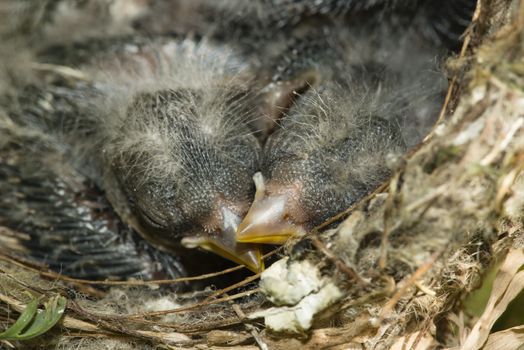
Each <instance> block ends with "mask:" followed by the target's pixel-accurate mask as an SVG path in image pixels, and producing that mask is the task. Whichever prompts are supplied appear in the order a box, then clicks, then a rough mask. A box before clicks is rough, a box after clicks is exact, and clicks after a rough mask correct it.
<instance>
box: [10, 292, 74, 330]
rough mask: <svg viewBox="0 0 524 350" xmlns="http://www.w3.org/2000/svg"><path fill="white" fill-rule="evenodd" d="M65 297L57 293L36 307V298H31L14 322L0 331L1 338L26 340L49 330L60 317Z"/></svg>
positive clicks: (65, 301)
mask: <svg viewBox="0 0 524 350" xmlns="http://www.w3.org/2000/svg"><path fill="white" fill-rule="evenodd" d="M66 304H67V299H66V298H64V297H62V296H60V295H57V296H55V297H53V298H51V299H49V300H48V301H47V302H45V303H44V310H39V309H38V299H34V300H32V301H31V302H30V303H29V304H27V306H26V308H25V309H24V311H23V312H22V314H21V315H20V317H18V319H17V320H16V322H15V324H13V325H12V326H11V327H9V328H8V329H7V330H5V331H4V332H3V333H0V339H1V340H28V339H32V338H35V337H38V336H40V335H42V334H44V333H45V332H47V331H48V330H50V329H51V328H52V327H53V326H54V325H55V324H56V323H57V322H58V321H59V320H60V318H61V317H62V315H63V314H64V310H65V307H66Z"/></svg>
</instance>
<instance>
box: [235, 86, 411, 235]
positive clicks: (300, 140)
mask: <svg viewBox="0 0 524 350" xmlns="http://www.w3.org/2000/svg"><path fill="white" fill-rule="evenodd" d="M354 94H355V92H354V91H353V92H348V89H343V87H342V86H340V85H337V84H332V85H327V86H326V87H325V88H324V89H318V90H313V89H312V90H310V91H308V92H306V93H305V94H304V95H303V96H300V97H299V98H298V100H297V102H296V103H295V105H294V106H292V108H291V109H290V112H289V113H288V114H287V115H286V116H285V117H284V118H283V120H282V121H281V127H280V128H279V129H278V130H277V131H275V132H274V133H273V134H272V135H271V136H270V138H269V139H268V142H267V143H266V145H265V148H264V152H263V153H264V155H263V161H262V163H263V166H262V172H261V173H259V174H257V175H255V178H254V179H255V184H256V195H255V199H254V201H253V203H252V205H251V208H250V209H249V211H248V213H247V214H246V216H245V218H244V220H243V221H242V222H241V223H240V225H239V228H238V231H237V240H238V241H239V242H242V243H268V244H282V243H284V242H286V240H287V239H288V238H290V237H293V236H302V235H304V234H305V233H306V232H308V231H310V230H311V229H312V228H313V227H315V226H316V225H318V224H320V223H322V222H324V221H325V220H327V219H328V218H330V217H332V216H334V215H336V214H337V213H339V212H341V211H343V210H344V209H346V208H348V207H349V206H350V205H351V204H353V203H354V202H356V201H357V200H358V199H360V198H361V197H362V196H364V195H365V194H366V193H368V192H370V191H371V190H373V188H375V187H376V186H378V185H379V184H380V183H381V182H383V181H384V180H385V179H386V178H387V177H388V176H389V174H390V169H389V168H388V167H387V166H386V157H387V156H388V154H390V153H400V152H402V151H403V150H404V147H405V146H404V142H403V139H402V136H401V133H400V130H399V127H398V125H397V124H396V123H395V122H392V121H389V120H387V119H385V118H383V117H381V116H380V115H376V114H374V113H372V112H373V110H370V109H369V108H370V106H372V104H370V103H369V101H368V100H367V98H368V97H367V94H368V92H367V91H365V92H362V94H359V95H358V96H357V95H354Z"/></svg>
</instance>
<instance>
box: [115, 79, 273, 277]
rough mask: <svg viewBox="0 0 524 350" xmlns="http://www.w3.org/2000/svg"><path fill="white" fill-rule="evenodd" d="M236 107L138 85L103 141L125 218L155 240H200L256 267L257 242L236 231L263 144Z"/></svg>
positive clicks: (168, 243)
mask: <svg viewBox="0 0 524 350" xmlns="http://www.w3.org/2000/svg"><path fill="white" fill-rule="evenodd" d="M221 97H224V96H221ZM231 101H233V100H231ZM237 113H240V111H239V110H238V108H237V106H236V105H235V102H230V103H229V104H228V102H227V99H226V102H224V99H221V102H217V101H215V100H210V97H209V96H206V95H205V94H203V93H201V92H199V91H195V90H190V89H179V90H165V91H157V92H152V93H142V94H140V95H138V96H136V97H135V98H134V101H133V104H132V105H131V107H130V108H129V109H128V111H127V114H126V119H125V122H124V123H121V124H120V127H119V132H118V133H117V135H118V137H117V138H116V139H114V140H112V141H111V142H109V143H108V144H110V145H111V147H113V148H114V149H113V150H111V151H109V153H110V154H111V155H112V160H111V171H112V173H113V174H114V176H115V178H116V180H117V183H118V184H119V187H120V188H121V192H122V193H123V197H124V198H123V200H124V201H125V202H126V203H127V206H128V209H129V212H130V215H129V217H130V219H129V222H130V223H131V225H132V226H133V227H134V228H135V229H136V230H137V231H138V232H139V233H140V234H141V235H142V236H143V237H144V238H146V239H147V240H149V241H150V242H152V243H153V244H155V245H156V246H157V247H160V248H162V249H165V250H172V251H175V252H176V251H180V249H181V248H182V247H186V248H194V247H200V248H203V249H205V250H208V251H211V252H214V253H216V254H219V255H221V256H222V257H225V258H228V259H230V260H233V261H235V262H237V263H240V264H244V265H245V266H247V267H248V268H249V269H251V270H253V271H257V272H258V271H260V270H262V269H263V262H262V260H261V256H260V250H259V249H258V247H257V246H256V245H253V244H245V243H239V242H237V241H236V236H235V234H236V230H237V227H238V224H239V222H240V221H241V218H242V217H243V215H244V214H245V213H246V212H247V210H248V208H249V203H250V202H251V201H252V197H253V194H254V186H253V184H252V181H251V177H252V175H253V174H254V173H255V171H256V169H257V167H258V158H259V152H260V146H259V144H258V141H257V140H256V138H255V137H254V136H253V135H252V134H251V133H250V132H249V130H248V129H247V127H246V126H244V124H243V123H241V122H240V121H239V120H238V117H237Z"/></svg>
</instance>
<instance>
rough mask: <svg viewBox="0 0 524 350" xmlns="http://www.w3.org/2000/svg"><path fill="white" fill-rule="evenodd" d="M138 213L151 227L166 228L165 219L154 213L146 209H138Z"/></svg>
mask: <svg viewBox="0 0 524 350" xmlns="http://www.w3.org/2000/svg"><path fill="white" fill-rule="evenodd" d="M140 213H141V214H142V217H143V218H144V219H145V221H146V223H147V224H148V225H149V226H151V227H153V228H158V229H165V228H167V222H166V220H165V219H163V218H160V217H158V216H157V215H154V214H152V213H147V212H146V211H143V210H140Z"/></svg>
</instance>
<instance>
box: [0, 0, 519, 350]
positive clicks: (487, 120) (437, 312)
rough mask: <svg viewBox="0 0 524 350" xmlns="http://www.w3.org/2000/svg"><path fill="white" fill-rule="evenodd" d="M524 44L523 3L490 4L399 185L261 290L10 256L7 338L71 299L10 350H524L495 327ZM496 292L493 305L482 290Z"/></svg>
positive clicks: (303, 247) (314, 239) (287, 262)
mask: <svg viewBox="0 0 524 350" xmlns="http://www.w3.org/2000/svg"><path fill="white" fill-rule="evenodd" d="M523 36H524V1H509V0H495V1H489V0H481V1H479V3H478V6H477V9H476V12H475V14H474V18H473V21H472V24H471V25H470V27H469V29H468V31H467V33H466V34H465V40H464V46H463V48H462V51H461V53H460V56H458V57H455V58H452V59H451V60H450V62H449V64H448V66H449V69H450V70H451V71H452V72H454V73H453V79H452V81H451V84H450V87H449V91H448V95H447V98H446V101H445V105H444V107H443V109H442V113H441V116H440V119H439V121H438V123H437V125H436V126H435V128H434V129H433V131H432V132H431V133H430V135H428V136H427V138H426V139H425V142H424V143H423V144H422V145H420V146H419V147H418V148H417V149H416V150H414V151H413V152H412V153H411V154H409V155H406V156H405V157H404V158H403V159H398V160H396V163H397V165H396V172H395V174H394V175H393V177H392V178H391V180H390V181H389V183H387V184H384V186H382V187H381V188H380V189H378V190H377V191H375V192H374V193H372V194H371V195H369V196H367V197H366V198H364V199H363V200H362V201H360V202H359V203H357V204H356V205H354V206H353V207H351V208H349V209H348V210H347V211H345V212H344V213H341V214H340V215H339V216H337V217H336V218H333V220H332V221H330V222H327V223H325V224H323V225H321V226H320V227H317V228H316V229H315V230H314V231H313V232H311V233H310V234H309V235H307V236H306V237H304V238H302V239H300V240H299V241H293V242H289V243H288V244H287V245H286V246H284V247H281V248H279V249H278V250H277V251H275V252H273V253H270V254H275V253H278V254H283V255H284V256H285V258H284V259H283V260H279V261H278V262H277V263H276V264H274V266H273V267H271V268H270V269H269V270H268V271H267V272H265V273H264V274H263V276H262V281H261V282H260V283H259V282H258V279H259V278H260V274H258V275H254V276H252V277H249V278H247V279H245V280H243V281H242V282H239V283H235V284H233V285H231V286H229V287H227V288H224V289H220V290H213V289H210V288H207V289H204V290H200V291H195V292H192V293H188V294H174V293H169V292H167V291H166V290H165V289H163V288H159V287H160V286H161V285H164V284H166V285H174V284H176V283H182V282H187V281H191V280H206V279H209V278H213V277H217V276H220V275H227V274H228V273H231V272H233V271H235V270H238V269H241V267H237V268H232V269H229V270H225V271H222V272H218V273H215V274H209V275H204V276H197V277H192V278H184V279H178V280H169V281H149V282H145V281H125V282H100V281H83V280H75V279H71V278H66V277H64V276H61V275H59V274H56V273H53V272H50V271H46V270H43V269H42V268H41V267H39V266H34V265H30V264H28V263H27V262H24V261H21V260H19V259H15V258H13V257H12V256H9V254H8V252H4V251H1V250H0V281H1V283H0V285H1V288H0V321H1V322H2V324H3V325H4V326H5V327H8V326H10V325H12V324H13V323H14V321H15V320H16V319H17V317H18V316H19V313H21V312H22V311H23V310H24V308H25V306H26V305H27V304H28V303H30V302H31V300H33V299H35V298H38V299H39V300H43V301H45V300H49V299H52V298H53V297H55V296H56V295H61V296H62V297H65V298H66V299H67V306H66V308H65V311H64V315H63V317H61V319H60V321H59V322H58V324H57V325H56V326H55V327H53V328H52V329H51V330H49V331H47V332H45V333H44V334H43V335H41V336H39V337H37V338H35V339H33V340H30V341H24V342H22V341H6V340H4V341H3V342H2V343H0V347H2V346H4V347H6V348H8V347H9V346H16V347H20V348H57V349H69V348H75V349H84V348H85V349H91V348H93V349H134V348H140V349H147V348H165V349H251V348H252V349H257V348H260V349H294V348H299V347H300V348H302V349H319V348H321V349H324V348H329V349H347V348H355V349H368V348H369V349H387V348H397V349H401V348H402V349H404V348H413V349H432V348H436V347H447V348H457V349H458V348H460V349H480V348H481V347H483V348H485V349H492V348H498V347H500V346H501V345H504V348H506V349H516V348H518V347H519V346H521V345H522V344H524V337H523V333H522V329H523V328H522V327H523V326H522V325H512V326H513V327H512V328H507V329H503V330H498V331H493V330H492V328H493V326H494V324H495V321H497V319H499V318H500V317H501V316H502V315H503V313H504V311H505V310H506V309H507V307H508V305H510V302H511V301H512V300H514V299H515V298H517V296H518V295H519V293H521V292H522V291H523V290H524V271H521V267H522V266H523V265H524V234H523V228H522V213H523V212H524V211H523V209H524V177H523V176H522V170H523V167H524V50H523V43H524V37H523ZM342 219H343V221H342V223H341V224H340V225H338V226H337V227H336V228H329V229H326V228H327V227H331V226H332V225H331V224H332V223H333V222H335V221H337V220H338V221H340V220H342ZM3 234H7V232H6V231H3ZM481 285H482V286H483V288H482V289H481V290H482V291H484V292H485V293H486V296H485V297H484V298H483V299H482V298H480V297H479V295H475V294H474V293H473V294H472V291H474V290H475V289H477V288H478V287H480V286H481ZM101 286H103V287H105V289H103V290H102V289H100V288H99V287H101ZM475 298H476V299H475ZM474 299H475V300H476V301H472V300H474ZM478 300H481V301H478ZM471 305H473V306H471ZM48 307H49V305H48Z"/></svg>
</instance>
